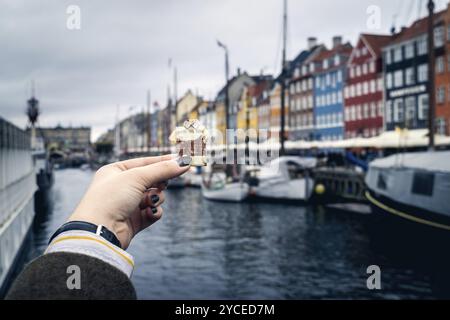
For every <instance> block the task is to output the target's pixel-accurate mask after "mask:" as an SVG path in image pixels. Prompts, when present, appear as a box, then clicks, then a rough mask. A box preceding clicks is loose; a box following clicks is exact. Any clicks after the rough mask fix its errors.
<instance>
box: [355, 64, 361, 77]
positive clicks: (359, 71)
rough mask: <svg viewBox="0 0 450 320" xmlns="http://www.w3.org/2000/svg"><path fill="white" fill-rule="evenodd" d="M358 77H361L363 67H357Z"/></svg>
mask: <svg viewBox="0 0 450 320" xmlns="http://www.w3.org/2000/svg"><path fill="white" fill-rule="evenodd" d="M356 76H357V77H359V76H361V66H356Z"/></svg>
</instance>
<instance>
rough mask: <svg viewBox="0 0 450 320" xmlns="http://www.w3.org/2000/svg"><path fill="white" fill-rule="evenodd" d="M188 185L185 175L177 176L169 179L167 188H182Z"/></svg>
mask: <svg viewBox="0 0 450 320" xmlns="http://www.w3.org/2000/svg"><path fill="white" fill-rule="evenodd" d="M185 186H186V181H185V179H184V177H183V176H181V177H176V178H173V179H170V180H169V184H168V185H167V189H181V188H184V187H185Z"/></svg>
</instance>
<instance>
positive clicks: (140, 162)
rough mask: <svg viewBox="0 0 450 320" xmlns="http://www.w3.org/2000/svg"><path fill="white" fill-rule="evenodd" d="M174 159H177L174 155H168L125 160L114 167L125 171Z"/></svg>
mask: <svg viewBox="0 0 450 320" xmlns="http://www.w3.org/2000/svg"><path fill="white" fill-rule="evenodd" d="M174 157H175V156H174V155H171V154H168V155H164V156H158V157H143V158H135V159H130V160H125V161H119V162H116V163H115V164H114V165H115V166H116V167H119V168H120V169H122V170H123V171H125V170H130V169H133V168H138V167H143V166H148V165H150V164H153V163H157V162H161V161H166V160H171V159H173V158H174Z"/></svg>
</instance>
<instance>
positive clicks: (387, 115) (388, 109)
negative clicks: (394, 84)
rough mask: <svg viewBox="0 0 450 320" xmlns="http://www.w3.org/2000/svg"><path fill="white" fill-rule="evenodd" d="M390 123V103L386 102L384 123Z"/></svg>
mask: <svg viewBox="0 0 450 320" xmlns="http://www.w3.org/2000/svg"><path fill="white" fill-rule="evenodd" d="M391 122H392V101H390V100H389V101H386V123H391Z"/></svg>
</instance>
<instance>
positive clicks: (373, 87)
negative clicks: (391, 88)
mask: <svg viewBox="0 0 450 320" xmlns="http://www.w3.org/2000/svg"><path fill="white" fill-rule="evenodd" d="M376 91H377V82H376V81H375V80H371V81H370V93H375V92H376Z"/></svg>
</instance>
